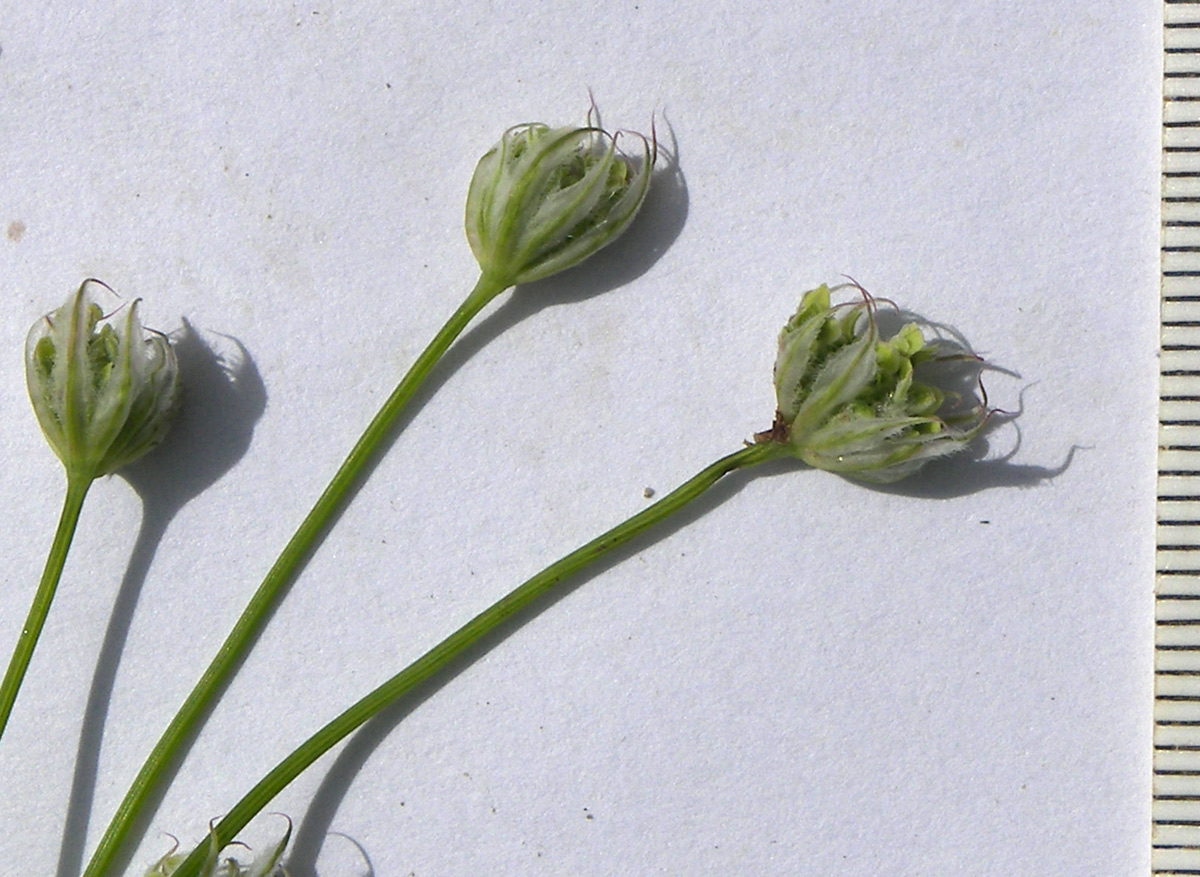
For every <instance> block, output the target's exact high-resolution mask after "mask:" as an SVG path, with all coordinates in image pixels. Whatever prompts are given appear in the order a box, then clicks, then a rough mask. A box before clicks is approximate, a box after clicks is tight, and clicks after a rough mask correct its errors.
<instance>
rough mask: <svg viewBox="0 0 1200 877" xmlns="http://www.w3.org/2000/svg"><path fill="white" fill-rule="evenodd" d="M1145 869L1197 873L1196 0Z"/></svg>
mask: <svg viewBox="0 0 1200 877" xmlns="http://www.w3.org/2000/svg"><path fill="white" fill-rule="evenodd" d="M1163 44H1164V50H1165V55H1164V66H1163V155H1162V339H1161V348H1160V349H1161V359H1160V368H1161V378H1160V382H1159V415H1158V416H1159V427H1158V430H1159V431H1158V444H1159V451H1158V535H1157V550H1156V554H1157V569H1158V574H1157V577H1156V586H1155V599H1154V603H1155V626H1154V628H1155V633H1154V762H1153V767H1154V791H1153V799H1152V804H1151V819H1152V823H1153V824H1152V834H1151V855H1150V868H1151V873H1152V874H1154V875H1156V877H1171V875H1178V877H1182V875H1200V0H1165V2H1164V19H1163Z"/></svg>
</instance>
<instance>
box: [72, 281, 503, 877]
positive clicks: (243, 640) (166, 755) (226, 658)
mask: <svg viewBox="0 0 1200 877" xmlns="http://www.w3.org/2000/svg"><path fill="white" fill-rule="evenodd" d="M510 285H511V284H509V283H505V282H501V281H497V280H496V279H495V278H493V277H489V276H483V277H480V278H479V282H478V283H476V284H475V288H474V289H473V290H471V294H470V295H468V296H467V298H466V300H465V301H464V302H463V303H462V304H461V305H460V306H459V308H458V310H457V311H455V312H454V314H453V315H452V316H451V317H450V319H449V320H447V321H446V324H445V325H444V326H443V327H442V328H441V329H440V330H439V331H438V333H437V335H435V336H434V338H433V340H432V341H431V342H430V343H429V346H428V347H426V348H425V350H424V351H423V352H422V353H421V355H420V356H419V357H417V361H416V362H414V363H413V365H412V368H410V369H409V371H408V374H406V375H405V376H404V378H403V379H402V380H401V381H400V383H399V384H398V385H397V387H396V389H395V390H394V391H392V395H391V396H389V397H388V399H387V401H386V402H384V403H383V407H382V408H380V409H379V413H378V414H376V415H375V418H374V420H372V421H371V423H370V425H369V426H368V427H367V428H366V431H365V432H363V434H362V437H361V438H359V440H358V443H357V444H355V446H354V449H353V450H352V451H350V454H349V456H347V457H346V460H345V462H343V463H342V466H341V468H340V469H338V471H337V474H336V475H334V476H333V480H332V481H330V482H329V486H328V487H326V488H325V492H324V493H322V494H321V497H320V499H318V500H317V502H316V505H314V506H313V508H312V511H310V512H309V513H308V517H306V518H305V519H304V521H303V523H301V524H300V528H299V529H298V530H297V531H296V534H295V535H294V536H292V538H291V541H289V542H288V544H287V546H286V547H285V548H284V549H283V552H282V553H281V554H280V555H279V559H278V560H276V561H275V565H274V566H272V567H271V569H270V571H268V572H267V576H266V578H264V579H263V582H262V584H261V585H259V587H258V590H257V591H255V593H254V596H253V597H251V598H250V602H249V604H248V605H247V606H246V608H245V610H244V611H243V612H242V615H241V617H240V618H238V621H237V624H235V625H234V627H233V630H232V631H231V632H230V633H229V636H228V637H227V638H226V639H225V642H224V643H223V644H222V645H221V648H220V650H219V651H218V652H217V655H216V657H215V658H213V661H212V663H211V664H209V666H208V669H207V670H205V671H204V675H203V676H201V677H200V681H199V682H197V683H196V687H195V688H193V689H192V692H191V694H189V695H188V696H187V699H186V700H185V701H184V702H183V705H182V706H181V707H180V708H179V712H177V713H176V714H175V718H174V719H172V720H171V724H170V725H168V726H167V729H166V731H164V732H163V735H162V737H161V738H159V741H158V743H156V744H155V746H154V749H153V750H152V751H151V752H150V755H149V756H148V757H147V758H146V762H145V764H143V765H142V769H141V770H140V771H139V772H138V775H137V777H135V778H134V781H133V784H132V785H131V786H130V788H129V791H128V792H127V793H126V795H125V799H124V800H123V801H122V802H121V805H120V806H119V807H118V808H117V812H116V814H115V815H114V816H113V818H112V821H111V822H110V823H109V826H108V829H107V830H106V831H105V833H104V836H103V837H102V838H101V839H100V844H99V846H98V847H97V848H96V851H95V852H94V853H93V854H92V858H91V861H90V862H88V866H87V869H86V870H85V871H84V877H101V875H104V874H107V873H108V870H109V868H110V866H111V865H112V862H113V859H114V857H115V856H116V855H117V852H118V850H119V849H120V847H121V845H122V844H123V843H124V841H125V838H126V836H127V835H128V833H129V831H130V829H131V827H132V825H133V822H134V820H135V819H136V818H137V816H138V814H139V812H140V811H141V809H142V807H143V805H144V804H145V803H146V800H147V799H148V798H149V797H150V795H151V793H152V792H153V791H154V789H155V788H156V786H157V782H158V780H159V777H160V776H161V775H162V772H163V771H164V770H165V769H166V767H167V765H168V764H169V763H170V762H171V760H172V758H173V757H174V756H175V754H176V753H177V752H178V751H179V750H180V748H181V747H182V746H183V744H184V742H185V741H186V739H187V737H188V735H189V734H190V733H191V731H192V730H193V728H194V727H195V726H196V724H197V723H198V722H199V721H200V718H201V716H202V715H203V714H204V711H205V708H206V707H207V706H208V704H209V703H210V702H211V701H212V699H213V697H214V696H215V695H216V693H217V692H218V691H219V690H220V688H221V686H222V685H223V684H224V683H225V681H226V680H227V679H228V677H229V676H230V675H231V674H232V672H233V670H234V668H235V667H236V665H237V663H238V661H239V660H240V658H241V657H242V655H243V654H244V653H245V652H246V650H247V649H248V648H249V646H250V643H251V642H252V640H253V639H254V637H255V636H256V634H257V633H258V631H259V628H260V627H261V626H262V623H263V620H264V619H265V618H266V616H267V615H268V613H269V612H270V611H271V609H272V608H273V607H274V605H275V601H276V598H277V597H278V596H279V594H280V591H281V590H282V589H283V588H284V587H285V586H286V585H287V584H288V583H289V582H290V581H291V580H292V577H293V574H294V573H295V572H296V570H297V568H298V567H299V566H300V565H301V564H302V563H303V562H304V560H305V559H306V558H307V557H308V555H309V553H310V552H311V551H312V549H313V547H314V546H315V545H316V544H317V542H318V540H319V539H320V536H321V534H322V532H323V531H324V529H325V525H326V524H327V523H328V522H329V519H330V518H331V517H332V516H333V515H334V514H335V513H336V512H337V511H339V510H340V509H341V508H342V507H343V505H344V504H345V502H346V500H347V499H348V497H349V496H350V494H351V492H352V490H353V488H354V487H355V485H356V484H357V483H358V478H359V476H360V475H361V474H362V471H363V468H364V467H365V466H366V465H367V463H368V462H369V461H370V460H371V459H372V457H373V456H374V453H375V450H376V449H377V448H378V447H379V443H380V442H381V441H383V439H384V438H385V437H386V436H387V435H388V433H389V432H390V430H391V427H392V424H393V423H395V421H396V418H397V417H398V416H399V415H400V412H402V411H403V410H404V408H405V407H406V406H407V404H408V402H409V401H410V400H411V399H412V397H413V394H414V393H416V391H417V389H418V388H419V387H420V386H421V384H422V383H423V382H424V380H425V378H426V377H427V376H428V375H429V372H430V371H431V370H432V369H433V367H434V365H436V364H437V361H438V360H439V359H441V357H442V355H443V354H444V353H445V352H446V350H447V348H449V347H450V345H451V343H453V341H454V339H455V338H457V337H458V336H459V335H460V334H462V331H463V329H465V328H466V327H467V324H468V323H470V322H471V320H472V319H473V318H474V317H475V315H476V314H478V313H479V311H480V310H482V309H483V307H484V305H486V304H487V303H488V302H489V301H491V300H492V299H493V298H495V297H496V296H497V295H499V294H500V293H501V292H503V291H504V290H505V289H507V288H508V286H510Z"/></svg>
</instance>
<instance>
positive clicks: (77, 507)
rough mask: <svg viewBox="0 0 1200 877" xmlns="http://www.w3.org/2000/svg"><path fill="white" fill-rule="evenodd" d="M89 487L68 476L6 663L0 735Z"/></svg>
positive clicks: (83, 479) (84, 479)
mask: <svg viewBox="0 0 1200 877" xmlns="http://www.w3.org/2000/svg"><path fill="white" fill-rule="evenodd" d="M91 486H92V478H91V476H76V475H68V476H67V495H66V498H65V499H64V500H63V508H62V514H61V515H59V518H58V529H57V530H56V531H55V533H54V541H53V542H52V543H51V544H50V554H49V556H48V557H47V558H46V567H45V569H44V570H42V580H41V582H39V583H38V589H37V593H35V594H34V595H33V605H31V606H30V607H29V615H28V617H27V618H26V619H25V626H24V627H22V628H21V635H20V636H19V637H18V638H17V646H16V648H15V649H13V656H12V660H11V661H9V662H8V670H6V671H5V673H4V681H3V682H0V735H2V734H3V733H4V729H5V727H6V726H7V725H8V717H9V716H10V715H11V714H12V708H13V704H14V703H16V700H17V692H18V691H20V689H21V682H22V680H24V679H25V671H26V670H27V669H28V668H29V660H30V658H32V657H33V649H34V647H35V646H36V645H37V641H38V637H39V636H41V633H42V626H43V625H45V623H46V616H47V615H48V614H49V613H50V604H51V603H52V602H53V601H54V592H55V591H56V590H57V589H58V582H59V579H61V578H62V571H63V566H64V565H65V564H66V562H67V552H68V551H70V550H71V539H72V538H73V537H74V536H75V525H76V524H77V523H79V512H80V511H81V510H82V509H83V500H84V498H85V497H86V496H87V492H88V488H90V487H91Z"/></svg>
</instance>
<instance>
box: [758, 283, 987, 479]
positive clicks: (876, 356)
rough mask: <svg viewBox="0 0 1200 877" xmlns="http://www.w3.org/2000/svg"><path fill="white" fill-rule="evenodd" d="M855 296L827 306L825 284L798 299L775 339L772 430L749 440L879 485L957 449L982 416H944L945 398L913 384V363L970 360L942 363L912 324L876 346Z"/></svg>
mask: <svg viewBox="0 0 1200 877" xmlns="http://www.w3.org/2000/svg"><path fill="white" fill-rule="evenodd" d="M860 291H862V290H861V288H860ZM862 293H863V298H862V301H859V302H855V303H847V304H842V305H837V306H834V307H831V306H830V304H829V295H830V290H829V287H827V286H820V287H818V288H817V289H814V290H812V291H811V292H808V293H805V295H804V297H803V298H802V299H801V301H800V308H799V309H798V310H797V311H796V314H795V315H794V316H793V317H792V318H791V319H790V320H789V321H788V323H787V325H786V326H784V327H783V332H781V333H780V336H779V356H778V358H777V359H776V361H775V393H776V398H777V399H778V403H779V409H778V412H777V414H776V416H775V425H774V427H773V428H772V429H771V430H769V431H768V432H766V433H761V434H759V435H758V436H756V439H757V440H758V441H760V442H764V441H775V442H779V443H781V444H783V445H785V446H786V448H787V450H788V451H789V452H790V453H791V454H792V455H794V456H796V457H799V458H800V459H801V460H803V461H804V462H805V463H807V464H809V465H810V466H813V467H814V468H817V469H826V470H828V471H830V472H837V473H840V474H843V475H848V476H850V477H852V478H856V479H859V480H861V481H870V482H875V483H888V482H892V481H897V480H899V479H901V478H904V477H905V476H907V475H911V474H912V473H913V472H915V471H916V470H917V469H919V468H921V466H923V465H924V464H925V463H926V462H927V461H929V460H932V459H934V458H935V457H943V456H946V455H947V454H952V453H954V452H955V451H958V450H961V449H962V448H964V447H965V446H966V444H967V443H968V442H969V441H971V439H973V438H974V437H975V436H976V435H978V434H979V432H980V430H982V429H983V426H984V424H985V423H986V422H987V419H988V416H989V415H988V412H987V411H986V410H985V408H984V407H983V406H982V405H978V406H974V407H972V408H970V410H968V411H961V412H952V411H949V410H947V407H946V405H945V402H946V394H945V393H943V392H942V391H941V390H939V389H938V388H937V387H934V386H931V385H928V384H924V383H920V382H918V381H916V380H915V379H914V369H915V368H916V367H917V366H919V365H921V364H922V363H926V362H932V361H935V360H943V361H944V360H947V359H969V358H971V357H963V356H962V355H957V356H944V355H942V354H941V353H940V352H939V350H938V346H937V342H936V341H934V342H929V341H927V340H926V339H925V337H924V335H923V334H922V332H921V329H920V327H919V326H918V325H917V324H915V323H909V324H908V325H906V326H904V327H903V328H902V329H900V331H899V332H897V333H896V335H895V336H894V337H892V338H890V339H888V340H886V341H885V340H881V339H880V337H879V328H878V325H877V324H876V318H875V307H876V305H875V301H874V299H872V298H871V297H870V296H869V295H867V294H866V292H865V291H862Z"/></svg>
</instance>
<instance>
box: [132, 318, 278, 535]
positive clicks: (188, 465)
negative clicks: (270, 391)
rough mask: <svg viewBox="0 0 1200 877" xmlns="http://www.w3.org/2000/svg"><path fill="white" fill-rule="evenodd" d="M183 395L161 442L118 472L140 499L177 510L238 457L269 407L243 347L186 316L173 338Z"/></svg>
mask: <svg viewBox="0 0 1200 877" xmlns="http://www.w3.org/2000/svg"><path fill="white" fill-rule="evenodd" d="M172 342H173V346H174V348H175V355H176V357H177V358H178V360H179V373H180V379H181V382H182V384H183V399H182V404H181V407H180V411H179V415H178V420H177V421H176V422H175V424H174V425H173V426H172V427H171V430H170V432H168V433H167V437H166V438H165V439H164V440H163V443H162V444H161V445H160V446H159V447H157V448H156V449H155V450H154V451H153V452H151V453H150V454H148V455H147V456H145V457H143V458H142V459H141V460H139V461H137V462H136V463H134V464H133V465H131V466H128V467H126V468H125V469H123V470H121V472H120V473H119V474H120V475H121V477H123V478H124V479H125V480H126V481H128V482H129V484H130V486H132V487H133V489H134V490H135V491H137V493H138V495H139V496H140V497H141V498H142V501H143V503H145V504H146V506H147V507H148V508H149V507H151V506H153V507H154V508H155V510H156V511H157V512H158V513H159V514H164V513H165V514H168V515H171V514H174V513H175V512H176V511H178V510H179V509H180V508H181V507H182V506H183V505H185V504H186V503H187V502H188V501H189V500H191V499H192V498H194V497H196V496H198V495H199V494H200V493H202V492H203V491H204V490H205V489H206V488H208V487H209V486H210V485H212V484H214V483H215V482H216V481H217V480H218V479H220V478H221V476H223V475H224V474H225V473H226V472H228V471H229V470H230V469H231V468H233V466H234V465H235V464H236V463H237V462H238V460H240V459H241V458H242V456H243V455H244V454H245V453H246V450H247V448H249V446H250V439H251V437H252V436H253V434H254V427H255V425H256V424H257V423H258V420H259V418H260V417H261V416H262V413H263V411H264V410H265V409H266V404H267V394H266V388H265V387H264V385H263V381H262V377H261V375H259V372H258V368H257V367H256V366H255V365H254V360H252V359H251V358H250V355H249V354H248V353H247V352H246V348H245V347H243V346H242V344H241V342H240V341H238V340H236V339H235V338H231V337H229V336H226V335H220V334H217V333H211V334H209V335H208V336H207V337H202V336H201V334H200V333H199V332H197V331H196V329H195V328H194V327H193V326H192V325H191V323H189V322H188V321H187V320H184V321H183V328H182V329H180V330H179V331H178V332H177V333H175V334H174V336H173V338H172Z"/></svg>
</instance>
